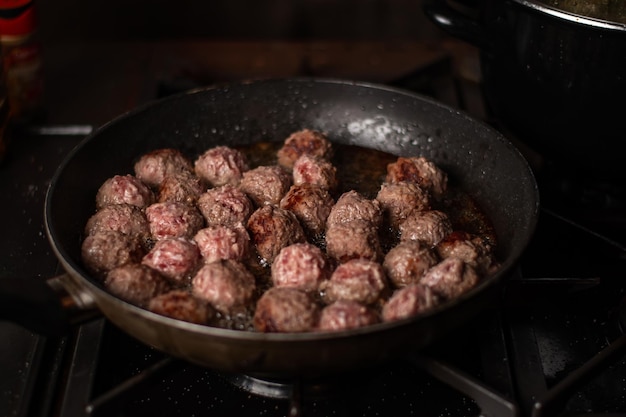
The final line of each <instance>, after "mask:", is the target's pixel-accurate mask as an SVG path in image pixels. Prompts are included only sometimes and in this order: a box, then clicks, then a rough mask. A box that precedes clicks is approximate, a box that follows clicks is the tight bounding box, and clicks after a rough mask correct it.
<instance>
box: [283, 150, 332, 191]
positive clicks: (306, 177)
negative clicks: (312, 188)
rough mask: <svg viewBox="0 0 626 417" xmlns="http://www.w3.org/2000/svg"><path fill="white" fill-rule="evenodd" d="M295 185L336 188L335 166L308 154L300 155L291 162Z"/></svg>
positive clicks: (327, 188)
mask: <svg viewBox="0 0 626 417" xmlns="http://www.w3.org/2000/svg"><path fill="white" fill-rule="evenodd" d="M292 175H293V183H294V184H295V185H301V184H313V185H317V186H318V187H322V188H324V189H326V190H331V191H332V190H334V189H336V188H337V184H338V181H337V168H335V166H334V165H333V164H331V163H330V162H329V161H327V160H325V159H321V158H316V157H313V156H310V155H302V156H301V157H300V158H298V159H297V160H296V162H294V164H293V173H292Z"/></svg>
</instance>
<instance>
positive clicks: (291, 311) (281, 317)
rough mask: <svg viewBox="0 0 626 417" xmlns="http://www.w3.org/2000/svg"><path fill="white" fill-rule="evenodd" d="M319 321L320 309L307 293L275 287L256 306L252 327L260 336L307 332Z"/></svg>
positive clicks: (264, 294)
mask: <svg viewBox="0 0 626 417" xmlns="http://www.w3.org/2000/svg"><path fill="white" fill-rule="evenodd" d="M318 319H319V306H318V305H317V303H315V301H314V300H313V297H311V296H310V295H309V294H308V293H307V292H305V291H301V290H298V289H296V288H287V287H273V288H270V289H269V290H267V291H266V292H265V293H263V295H262V296H261V298H259V300H258V302H257V304H256V310H255V312H254V317H253V323H254V327H255V329H256V330H258V331H260V332H306V331H310V330H312V329H313V328H314V327H315V326H316V325H317V321H318Z"/></svg>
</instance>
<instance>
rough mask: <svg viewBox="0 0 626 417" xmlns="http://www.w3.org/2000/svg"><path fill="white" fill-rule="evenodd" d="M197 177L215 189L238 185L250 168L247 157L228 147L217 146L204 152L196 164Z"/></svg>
mask: <svg viewBox="0 0 626 417" xmlns="http://www.w3.org/2000/svg"><path fill="white" fill-rule="evenodd" d="M194 169H195V172H196V175H198V177H200V178H201V179H203V180H205V181H206V182H208V183H209V184H211V185H212V186H214V187H219V186H220V185H224V184H230V185H237V184H239V181H241V177H242V175H243V173H244V172H246V171H247V170H248V169H249V168H248V160H247V158H246V156H245V155H244V154H243V153H242V152H240V151H238V150H237V149H233V148H229V147H228V146H216V147H214V148H211V149H209V150H207V151H206V152H204V153H203V154H202V155H200V156H199V157H198V159H196V161H195V162H194Z"/></svg>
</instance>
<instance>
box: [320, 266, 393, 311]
mask: <svg viewBox="0 0 626 417" xmlns="http://www.w3.org/2000/svg"><path fill="white" fill-rule="evenodd" d="M386 288H387V278H386V277H385V271H384V270H383V267H382V265H381V264H379V263H377V262H373V261H369V260H367V259H353V260H351V261H348V262H346V263H343V264H341V265H339V266H338V267H337V268H336V269H335V271H333V273H332V275H331V276H330V279H329V280H327V281H324V282H322V283H321V284H320V291H321V293H322V297H323V299H324V301H325V302H326V303H327V304H328V303H332V302H335V301H337V300H351V301H356V302H359V303H363V304H373V303H375V302H376V301H378V300H379V299H380V298H381V295H382V294H383V291H384V290H385V289H386Z"/></svg>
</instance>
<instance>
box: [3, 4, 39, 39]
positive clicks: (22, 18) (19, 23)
mask: <svg viewBox="0 0 626 417" xmlns="http://www.w3.org/2000/svg"><path fill="white" fill-rule="evenodd" d="M36 26H37V22H36V16H35V8H34V7H33V3H32V1H20V0H18V1H7V0H0V35H11V36H20V35H28V34H30V33H32V32H34V31H35V28H36Z"/></svg>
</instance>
